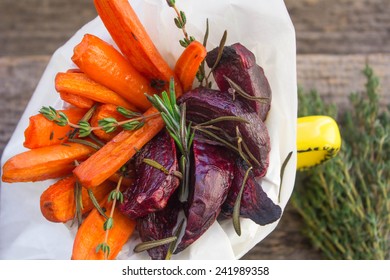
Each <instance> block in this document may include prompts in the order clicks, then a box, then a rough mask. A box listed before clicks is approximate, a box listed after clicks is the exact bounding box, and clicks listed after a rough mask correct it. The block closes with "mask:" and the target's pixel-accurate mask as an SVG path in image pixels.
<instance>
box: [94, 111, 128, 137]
mask: <svg viewBox="0 0 390 280" xmlns="http://www.w3.org/2000/svg"><path fill="white" fill-rule="evenodd" d="M104 118H114V119H116V120H117V121H124V120H125V119H126V118H125V117H124V116H123V115H122V114H120V113H118V111H117V106H116V105H112V104H102V105H100V106H99V107H98V108H97V109H96V111H95V112H94V114H93V115H92V118H91V126H93V127H97V126H99V120H102V119H104ZM121 131H122V128H121V127H118V128H117V129H116V130H115V131H113V132H110V133H106V132H105V131H104V130H102V129H97V130H94V131H93V133H94V134H95V135H96V136H97V137H99V138H100V139H102V140H104V141H110V140H111V139H112V138H114V137H115V136H116V135H118V133H119V132H121Z"/></svg>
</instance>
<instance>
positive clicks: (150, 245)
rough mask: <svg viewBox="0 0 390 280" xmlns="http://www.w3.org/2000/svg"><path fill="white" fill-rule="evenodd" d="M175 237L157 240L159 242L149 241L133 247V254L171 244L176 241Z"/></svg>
mask: <svg viewBox="0 0 390 280" xmlns="http://www.w3.org/2000/svg"><path fill="white" fill-rule="evenodd" d="M176 239H177V237H176V236H170V237H167V238H164V239H159V240H151V241H145V242H142V243H139V244H137V245H136V246H135V247H134V253H140V252H143V251H146V250H150V249H153V248H156V247H159V246H162V245H165V244H169V243H172V242H174V241H176Z"/></svg>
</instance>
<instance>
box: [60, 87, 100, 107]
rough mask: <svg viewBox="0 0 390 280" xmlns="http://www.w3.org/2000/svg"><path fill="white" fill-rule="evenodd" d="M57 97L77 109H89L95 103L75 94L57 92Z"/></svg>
mask: <svg viewBox="0 0 390 280" xmlns="http://www.w3.org/2000/svg"><path fill="white" fill-rule="evenodd" d="M59 95H60V98H61V99H62V100H63V101H65V102H67V103H69V104H71V105H73V106H75V107H77V108H82V109H89V108H91V107H92V106H93V105H94V104H95V101H93V100H92V99H89V98H85V97H82V96H80V95H77V94H73V93H69V92H65V91H61V92H59Z"/></svg>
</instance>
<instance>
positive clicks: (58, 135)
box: [23, 108, 87, 149]
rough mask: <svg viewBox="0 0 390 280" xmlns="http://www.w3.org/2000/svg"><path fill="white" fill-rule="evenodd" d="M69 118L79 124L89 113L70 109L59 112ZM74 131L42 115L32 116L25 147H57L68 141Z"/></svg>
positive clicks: (25, 136) (25, 134) (26, 132)
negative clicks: (69, 135)
mask: <svg viewBox="0 0 390 280" xmlns="http://www.w3.org/2000/svg"><path fill="white" fill-rule="evenodd" d="M59 112H63V113H64V114H66V116H67V117H68V119H69V121H70V122H72V123H78V122H79V121H80V120H81V118H82V117H83V116H84V115H85V114H86V113H87V110H85V109H79V108H69V109H66V110H59ZM71 131H72V128H71V127H70V126H69V125H66V126H59V125H57V124H55V123H54V122H52V121H49V120H48V119H46V118H45V117H44V116H43V115H42V114H37V115H34V116H31V117H30V119H29V125H28V127H27V128H26V130H25V131H24V138H25V140H24V143H23V145H24V147H26V148H29V149H36V148H40V147H45V146H50V145H57V144H60V143H63V142H65V141H67V139H68V134H69V133H70V132H71Z"/></svg>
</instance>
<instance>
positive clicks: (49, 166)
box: [2, 143, 94, 183]
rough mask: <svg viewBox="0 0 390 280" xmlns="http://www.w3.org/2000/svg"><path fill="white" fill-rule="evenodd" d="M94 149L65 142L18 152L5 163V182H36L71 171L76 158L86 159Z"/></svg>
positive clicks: (3, 177) (3, 178)
mask: <svg viewBox="0 0 390 280" xmlns="http://www.w3.org/2000/svg"><path fill="white" fill-rule="evenodd" d="M93 152H94V150H93V149H92V148H90V147H89V146H85V145H81V144H78V143H63V144H58V145H53V146H48V147H42V148H37V149H33V150H29V151H26V152H22V153H20V154H17V155H15V156H13V157H11V158H10V159H8V160H7V161H6V162H5V164H4V165H3V176H2V180H3V182H9V183H13V182H35V181H43V180H47V179H54V178H59V177H62V176H65V175H68V174H70V173H71V171H72V170H73V169H74V161H75V160H80V161H81V160H85V159H86V158H87V157H88V156H89V155H90V154H92V153H93Z"/></svg>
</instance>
